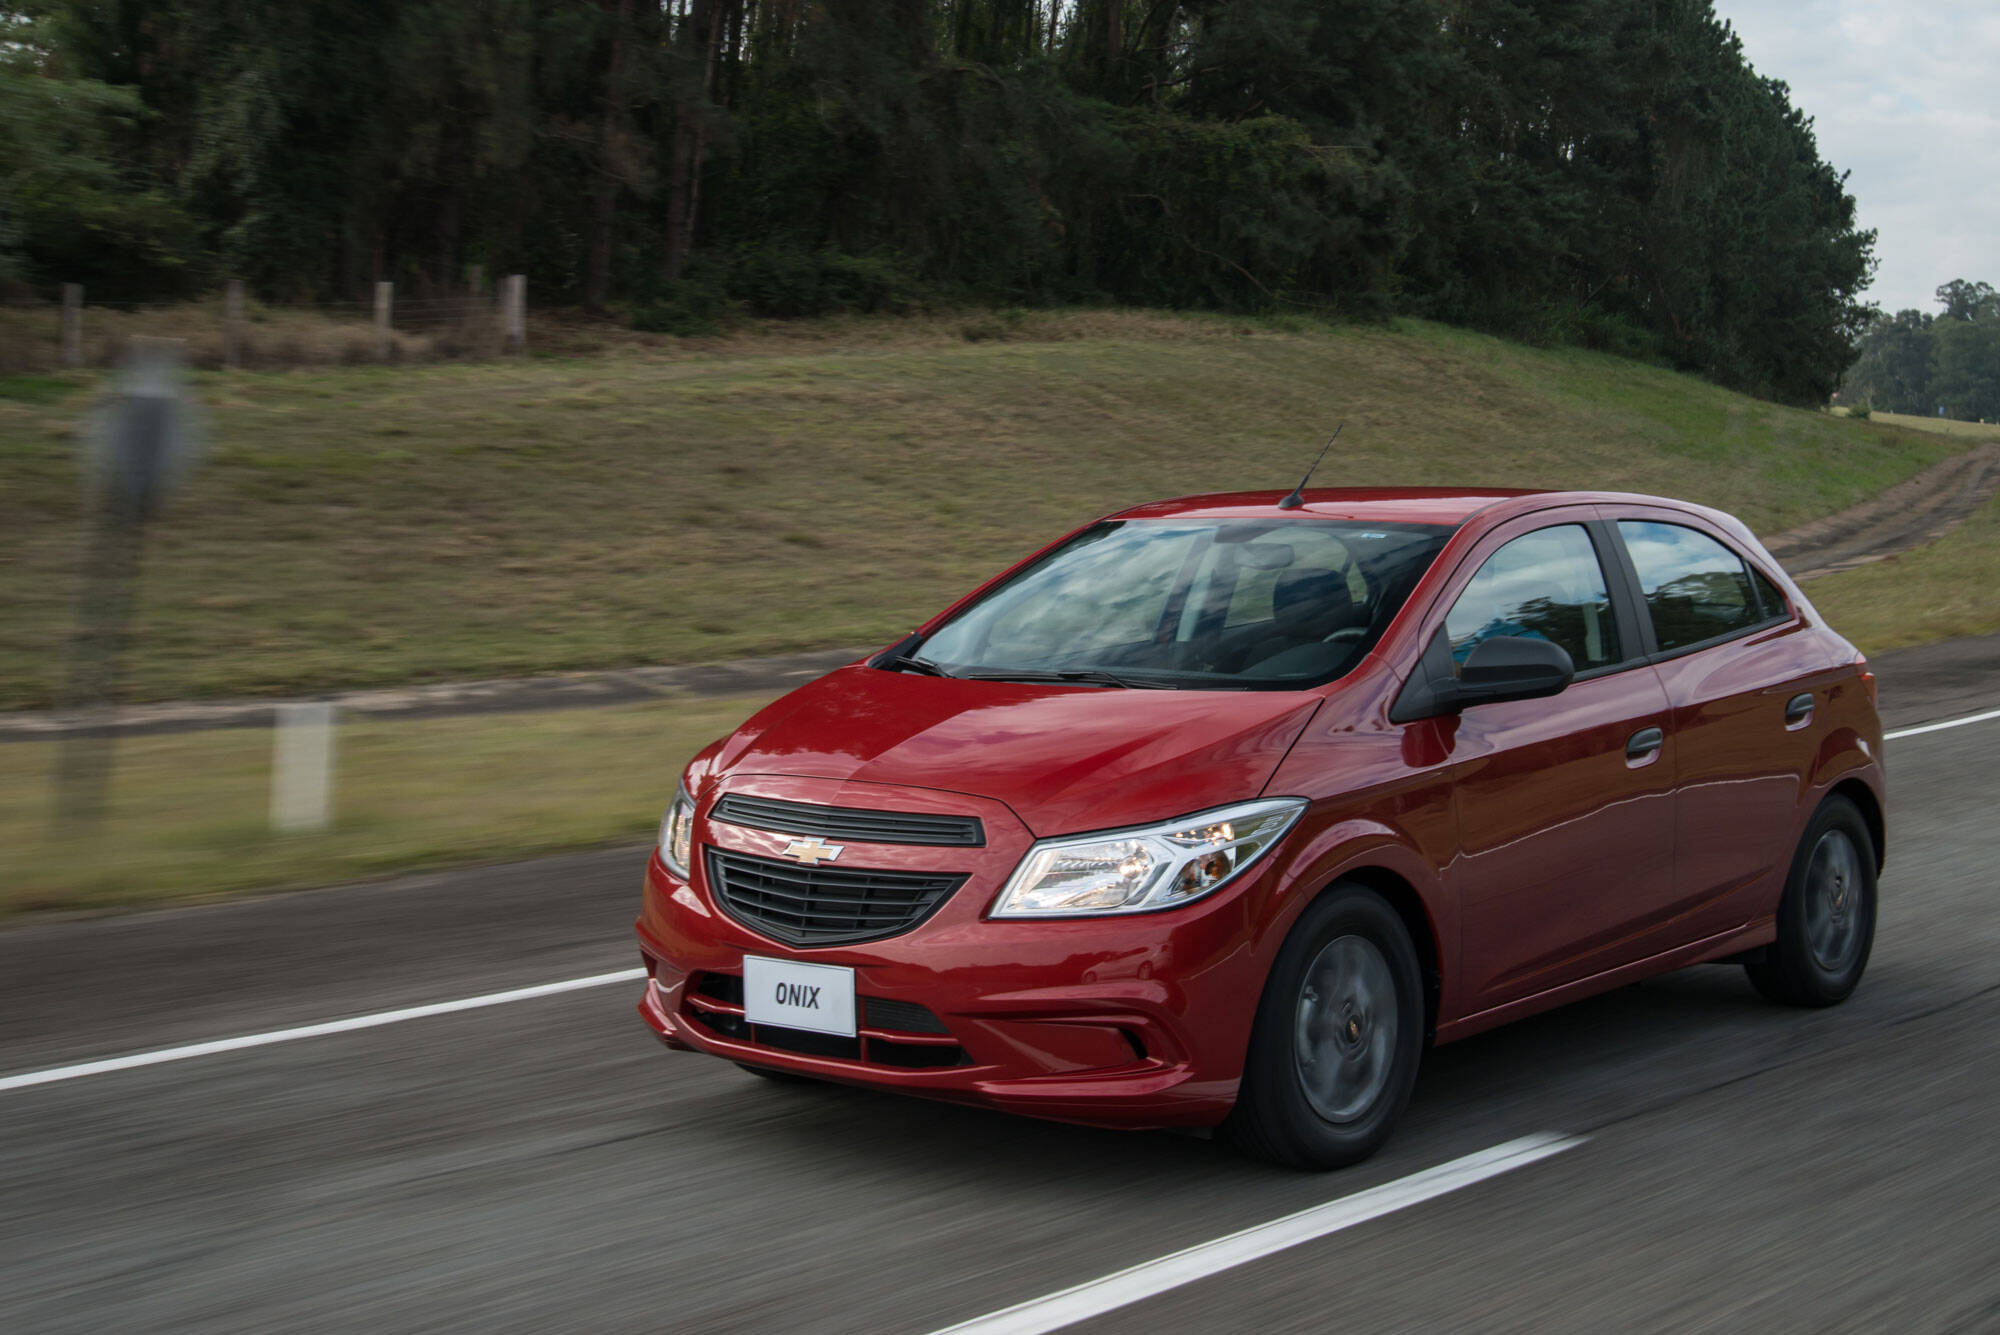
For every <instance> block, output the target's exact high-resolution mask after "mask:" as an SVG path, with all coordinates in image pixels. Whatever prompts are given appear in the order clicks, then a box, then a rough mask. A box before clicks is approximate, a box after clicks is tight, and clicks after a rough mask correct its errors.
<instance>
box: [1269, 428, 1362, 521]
mask: <svg viewBox="0 0 2000 1335" xmlns="http://www.w3.org/2000/svg"><path fill="white" fill-rule="evenodd" d="M1345 430H1347V423H1345V422H1342V423H1341V424H1340V425H1339V426H1337V427H1335V428H1334V429H1333V434H1332V435H1330V436H1328V437H1327V438H1326V444H1324V445H1322V446H1320V447H1319V459H1314V460H1313V462H1312V467H1311V468H1308V469H1307V470H1306V475H1305V476H1304V477H1302V478H1300V479H1299V485H1298V486H1296V487H1293V488H1292V494H1291V495H1289V496H1287V497H1285V499H1284V500H1282V501H1279V502H1278V508H1279V509H1280V510H1296V509H1298V508H1299V507H1300V506H1301V505H1304V504H1305V503H1306V483H1308V482H1310V481H1312V475H1313V474H1314V473H1315V472H1317V471H1318V470H1319V463H1320V459H1324V458H1326V452H1327V451H1328V450H1330V449H1332V448H1333V442H1335V441H1336V440H1339V439H1340V433H1341V432H1343V431H1345Z"/></svg>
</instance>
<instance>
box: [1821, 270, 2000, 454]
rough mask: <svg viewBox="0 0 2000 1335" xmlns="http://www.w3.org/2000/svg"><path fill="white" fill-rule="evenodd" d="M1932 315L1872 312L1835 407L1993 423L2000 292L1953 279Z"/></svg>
mask: <svg viewBox="0 0 2000 1335" xmlns="http://www.w3.org/2000/svg"><path fill="white" fill-rule="evenodd" d="M1937 300H1938V306H1939V313H1938V314H1936V315H1932V314H1931V313H1930V312H1929V311H1919V310H1906V311H1898V312H1896V313H1895V314H1894V315H1889V314H1886V313H1884V312H1879V311H1878V312H1876V313H1875V315H1874V317H1873V318H1872V319H1871V320H1870V321H1869V324H1868V327H1867V328H1866V329H1865V330H1864V331H1863V333H1862V336H1861V356H1860V358H1859V360H1857V361H1856V362H1855V363H1854V366H1853V368H1852V369H1851V370H1850V371H1849V372H1848V373H1847V379H1846V381H1845V382H1844V383H1843V384H1842V385H1841V389H1840V397H1841V400H1842V402H1844V403H1846V404H1848V405H1850V406H1854V407H1863V408H1878V409H1881V410H1882V411H1885V412H1892V413H1919V414H1922V415H1923V416H1925V417H1952V418H1957V419H1958V420H1960V421H1964V422H2000V292H1995V291H1994V289H1993V285H1992V284H1991V283H1979V282H1971V281H1968V280H1966V279H1962V278H1961V279H1958V280H1956V281H1954V282H1950V283H1946V284H1945V285H1944V286H1943V287H1941V288H1939V289H1938V290H1937Z"/></svg>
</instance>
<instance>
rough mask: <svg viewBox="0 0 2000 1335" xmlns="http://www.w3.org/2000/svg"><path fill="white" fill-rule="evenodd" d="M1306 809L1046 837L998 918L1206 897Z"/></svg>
mask: <svg viewBox="0 0 2000 1335" xmlns="http://www.w3.org/2000/svg"><path fill="white" fill-rule="evenodd" d="M1305 809H1306V800H1305V799H1304V798H1303V797H1272V798H1266V799H1264V800H1262V801H1257V802H1245V803H1243V804H1242V805H1241V806H1233V807H1222V808H1220V809H1218V810H1215V811H1204V812H1200V813H1198V814H1196V815H1193V816H1187V817H1183V818H1182V819H1180V820H1176V821H1169V822H1166V823H1165V824H1161V825H1149V826H1147V827H1145V828H1144V829H1138V830H1121V831H1118V832H1117V833H1115V834H1088V835H1075V836H1072V837H1070V838H1066V839H1044V840H1042V841H1041V842H1039V843H1037V844H1036V845H1035V846H1034V847H1033V848H1031V849H1029V850H1028V856H1027V857H1025V858H1023V859H1022V860H1021V865H1020V866H1019V867H1017V868H1015V869H1014V875H1013V878H1012V879H1011V880H1009V881H1008V882H1007V888H1006V889H1005V890H1003V891H1001V892H1000V899H999V902H997V903H996V904H994V906H993V915H992V916H994V917H996V918H1057V917H1069V916H1072V915H1087V914H1096V913H1145V912H1148V911H1150V910H1153V909H1168V908H1173V907H1175V906H1176V905H1180V904H1185V903H1187V902H1188V901H1189V900H1193V899H1199V898H1201V897H1202V896H1203V895H1205V894H1208V893H1209V892H1210V891H1212V890H1215V889H1217V888H1218V887H1220V886H1221V885H1222V884H1223V883H1224V882H1225V881H1228V880H1229V879H1230V878H1231V877H1233V876H1235V875H1236V873H1238V872H1240V871H1242V870H1243V869H1244V868H1245V867H1247V866H1249V865H1250V864H1251V863H1252V862H1254V861H1256V860H1257V857H1258V855H1259V854H1261V853H1263V852H1264V851H1265V850H1266V849H1268V848H1270V847H1271V845H1273V844H1275V843H1277V842H1278V840H1279V839H1280V838H1282V837H1283V836H1284V833H1285V831H1287V830H1289V829H1291V828H1292V822H1294V821H1296V820H1297V819H1298V818H1299V813H1300V812H1302V811H1304V810H1305Z"/></svg>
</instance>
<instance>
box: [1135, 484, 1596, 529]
mask: <svg viewBox="0 0 2000 1335" xmlns="http://www.w3.org/2000/svg"><path fill="white" fill-rule="evenodd" d="M1289 495H1291V493H1290V492H1288V491H1227V492H1216V493H1213V494H1211V495H1207V496H1182V497H1179V498H1178V499H1175V500H1168V501H1152V502H1149V503H1147V504H1145V505H1137V506H1134V507H1132V508H1131V509H1129V510H1121V511H1120V512H1119V513H1117V514H1115V515H1111V516H1108V517H1109V518H1112V519H1169V518H1173V519H1269V518H1273V517H1277V516H1283V517H1286V518H1293V519H1306V518H1311V519H1360V520H1368V521H1374V522H1378V523H1385V524H1386V523H1407V524H1462V523H1464V522H1465V521H1466V520H1467V519H1470V518H1471V517H1472V516H1473V515H1476V514H1478V513H1479V512H1480V511H1481V510H1485V509H1489V508H1491V507H1492V506H1494V505H1497V504H1499V503H1500V502H1502V501H1509V500H1514V499H1517V498H1519V497H1523V496H1547V497H1551V498H1553V497H1558V496H1559V497H1561V498H1562V499H1563V501H1565V502H1568V501H1572V500H1576V501H1584V500H1590V499H1595V497H1592V496H1585V495H1582V494H1579V493H1570V492H1545V491H1529V490H1522V489H1520V488H1509V487H1314V488H1312V489H1310V490H1308V491H1307V492H1306V493H1305V504H1304V505H1302V506H1299V507H1298V508H1296V509H1292V510H1280V509H1279V508H1278V502H1279V501H1282V500H1283V499H1285V497H1287V496H1289Z"/></svg>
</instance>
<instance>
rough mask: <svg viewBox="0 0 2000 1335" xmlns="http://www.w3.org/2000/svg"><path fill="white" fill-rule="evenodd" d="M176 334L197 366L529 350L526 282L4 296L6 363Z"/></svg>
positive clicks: (24, 363)
mask: <svg viewBox="0 0 2000 1335" xmlns="http://www.w3.org/2000/svg"><path fill="white" fill-rule="evenodd" d="M144 339H170V340H174V341H176V342H178V343H179V344H180V345H181V353H182V356H183V358H184V359H185V361H186V362H187V363H188V364H190V365H193V366H198V367H209V368H222V367H247V368H253V369H255V368H273V367H285V366H311V365H361V364H368V363H390V364H395V363H415V362H429V361H439V360H445V359H453V358H489V357H501V356H506V355H509V354H519V353H522V352H525V351H526V350H527V282H526V280H525V279H524V278H523V277H522V276H521V275H518V274H515V275H511V276H509V277H506V278H503V279H501V280H500V282H499V283H498V284H496V285H495V288H494V290H493V291H491V292H462V293H456V294H449V293H448V294H441V295H440V294H426V295H421V296H417V295H412V296H403V295H400V294H399V293H397V291H396V290H395V287H394V285H393V284H389V283H378V284H376V286H375V292H374V295H373V297H372V299H371V300H368V301H336V302H324V303H319V304H313V305H286V304H278V303H271V302H261V301H253V300H251V299H249V297H248V296H247V294H246V292H245V290H244V288H243V285H242V284H240V283H230V284H229V285H227V286H226V287H225V288H224V289H223V290H222V291H220V292H217V293H212V294H210V295H208V296H205V297H200V298H196V299H192V300H185V301H172V302H165V301H92V300H90V299H89V295H88V293H87V292H86V291H85V290H84V289H83V288H82V287H81V286H79V285H76V284H65V285H64V286H63V289H62V293H61V295H60V296H59V297H57V298H55V299H53V300H52V299H50V298H48V297H46V296H35V295H25V296H24V295H14V296H11V297H7V298H0V374H21V373H24V372H27V373H32V372H37V371H52V370H61V369H76V368H88V367H106V366H115V365H117V364H119V363H120V362H122V361H123V360H124V359H125V357H126V355H127V354H128V352H129V351H130V349H131V348H132V346H133V344H134V342H135V340H144Z"/></svg>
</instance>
